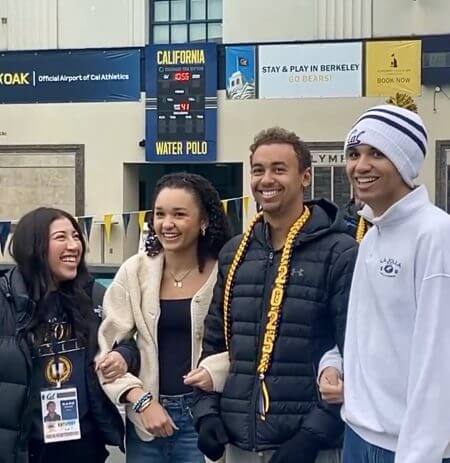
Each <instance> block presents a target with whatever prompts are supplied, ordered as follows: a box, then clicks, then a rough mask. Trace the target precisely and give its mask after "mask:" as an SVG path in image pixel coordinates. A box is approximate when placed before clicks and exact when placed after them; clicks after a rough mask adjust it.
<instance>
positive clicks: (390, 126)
mask: <svg viewBox="0 0 450 463" xmlns="http://www.w3.org/2000/svg"><path fill="white" fill-rule="evenodd" d="M427 143H428V136H427V131H426V128H425V126H424V124H423V121H422V119H421V118H420V116H419V115H418V114H416V113H414V112H412V111H410V110H408V109H405V108H401V107H399V106H395V105H392V104H387V105H380V106H375V107H373V108H371V109H369V110H368V111H366V112H365V113H364V114H363V115H362V116H361V117H360V118H359V119H358V120H357V121H356V123H355V125H354V126H353V128H352V129H351V131H350V133H349V134H348V135H347V138H346V140H345V147H344V152H345V153H346V152H347V149H348V148H354V147H356V146H358V145H370V146H373V147H374V148H376V149H377V150H379V151H380V152H381V153H383V154H384V155H385V156H386V157H387V158H388V159H389V160H390V161H391V162H392V164H394V166H395V167H396V168H397V170H398V171H399V173H400V175H401V177H402V178H403V180H404V181H405V182H406V183H407V184H408V185H409V186H410V187H411V188H413V187H414V181H413V180H414V179H415V178H416V177H417V176H418V175H419V170H420V168H421V166H422V163H423V161H424V159H425V155H426V152H427Z"/></svg>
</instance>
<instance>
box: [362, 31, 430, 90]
mask: <svg viewBox="0 0 450 463" xmlns="http://www.w3.org/2000/svg"><path fill="white" fill-rule="evenodd" d="M421 70H422V42H421V41H420V40H407V41H406V40H403V41H398V40H397V41H389V42H384V41H383V42H366V96H392V95H395V94H396V93H397V92H400V93H408V94H409V95H412V96H418V95H420V94H421Z"/></svg>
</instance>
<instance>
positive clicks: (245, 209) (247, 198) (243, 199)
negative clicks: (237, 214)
mask: <svg viewBox="0 0 450 463" xmlns="http://www.w3.org/2000/svg"><path fill="white" fill-rule="evenodd" d="M249 200H250V198H249V197H248V196H244V197H243V198H242V204H243V206H244V212H245V215H246V216H247V215H248V203H249Z"/></svg>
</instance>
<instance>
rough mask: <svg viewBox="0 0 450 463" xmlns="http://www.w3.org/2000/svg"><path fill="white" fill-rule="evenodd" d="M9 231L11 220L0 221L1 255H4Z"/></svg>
mask: <svg viewBox="0 0 450 463" xmlns="http://www.w3.org/2000/svg"><path fill="white" fill-rule="evenodd" d="M10 231H11V222H0V249H1V251H2V255H3V256H4V255H5V246H6V242H7V241H8V236H9V233H10Z"/></svg>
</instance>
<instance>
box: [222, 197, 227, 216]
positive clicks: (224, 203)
mask: <svg viewBox="0 0 450 463" xmlns="http://www.w3.org/2000/svg"><path fill="white" fill-rule="evenodd" d="M222 206H223V210H224V211H225V214H228V200H227V199H224V200H223V201H222Z"/></svg>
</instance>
